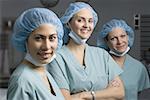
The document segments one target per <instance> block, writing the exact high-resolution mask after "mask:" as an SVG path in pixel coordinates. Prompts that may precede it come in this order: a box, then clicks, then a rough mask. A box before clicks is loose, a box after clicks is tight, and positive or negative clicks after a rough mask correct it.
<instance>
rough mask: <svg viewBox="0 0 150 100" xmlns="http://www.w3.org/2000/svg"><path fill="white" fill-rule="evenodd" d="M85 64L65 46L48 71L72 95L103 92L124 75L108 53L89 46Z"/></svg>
mask: <svg viewBox="0 0 150 100" xmlns="http://www.w3.org/2000/svg"><path fill="white" fill-rule="evenodd" d="M84 63H85V66H83V65H81V64H80V63H79V62H78V61H77V59H76V58H75V56H74V55H73V53H72V52H71V51H70V50H69V49H68V48H67V46H63V47H62V48H61V49H60V50H59V51H58V52H57V57H56V59H55V60H54V61H53V62H52V63H51V64H50V66H49V67H48V71H49V72H50V73H51V75H52V76H53V77H54V79H55V81H56V82H57V84H58V86H59V87H60V88H64V89H67V90H69V91H70V92H71V93H72V94H73V93H77V92H81V91H92V90H94V91H96V90H102V89H104V88H106V87H107V85H108V84H109V83H110V81H111V80H113V79H114V78H115V77H116V76H119V75H120V74H121V73H122V69H121V68H119V67H118V64H117V63H116V62H115V61H114V60H113V59H112V57H111V56H110V55H109V54H108V53H107V51H105V50H104V49H101V48H98V47H93V46H89V45H87V44H86V49H85V57H84Z"/></svg>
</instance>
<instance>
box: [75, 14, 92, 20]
mask: <svg viewBox="0 0 150 100" xmlns="http://www.w3.org/2000/svg"><path fill="white" fill-rule="evenodd" d="M75 17H79V18H82V19H93V17H90V18H87V17H83V16H78V15H77V16H75Z"/></svg>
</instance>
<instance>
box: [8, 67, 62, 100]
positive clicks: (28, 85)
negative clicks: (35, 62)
mask: <svg viewBox="0 0 150 100" xmlns="http://www.w3.org/2000/svg"><path fill="white" fill-rule="evenodd" d="M46 75H47V77H48V80H49V82H50V83H51V86H52V88H53V90H54V92H55V94H56V96H55V95H53V94H52V93H51V92H50V90H49V89H48V88H47V87H46V86H45V83H44V82H43V80H42V77H41V76H40V75H39V74H38V73H37V72H36V71H34V70H33V69H31V68H29V67H28V66H26V65H19V66H18V67H17V69H16V70H15V71H14V72H13V74H12V76H11V78H10V81H9V86H8V91H7V100H64V97H63V95H62V94H61V91H60V89H59V87H58V86H57V84H56V82H55V81H54V79H53V78H52V76H51V75H50V74H49V72H47V71H46Z"/></svg>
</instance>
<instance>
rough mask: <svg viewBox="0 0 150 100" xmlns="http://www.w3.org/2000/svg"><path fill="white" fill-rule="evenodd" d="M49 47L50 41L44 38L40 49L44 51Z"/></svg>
mask: <svg viewBox="0 0 150 100" xmlns="http://www.w3.org/2000/svg"><path fill="white" fill-rule="evenodd" d="M50 48H51V42H50V41H49V39H46V40H45V41H44V42H43V46H42V49H43V50H45V51H46V50H49V49H50Z"/></svg>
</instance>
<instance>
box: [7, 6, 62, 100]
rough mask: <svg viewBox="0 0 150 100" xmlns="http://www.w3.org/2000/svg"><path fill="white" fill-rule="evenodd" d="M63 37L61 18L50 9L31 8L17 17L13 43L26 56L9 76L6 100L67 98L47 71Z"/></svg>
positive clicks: (55, 99)
mask: <svg viewBox="0 0 150 100" xmlns="http://www.w3.org/2000/svg"><path fill="white" fill-rule="evenodd" d="M62 37H63V27H62V24H61V21H60V20H59V19H58V17H57V15H56V14H55V13H54V12H52V11H50V10H49V9H46V8H31V9H28V10H26V11H24V12H23V13H22V14H21V15H20V16H19V17H18V18H17V20H16V22H15V24H14V28H13V36H12V44H13V46H14V47H15V48H16V49H17V50H19V51H21V52H25V53H26V55H25V57H24V59H23V61H22V62H20V64H19V65H18V66H17V68H16V70H15V71H14V72H13V74H12V76H11V78H10V81H9V86H8V91H7V100H64V97H63V95H62V94H61V92H60V90H59V88H58V86H57V84H56V83H55V81H54V79H53V78H52V76H51V75H50V74H49V73H48V72H47V70H46V66H47V64H48V63H51V62H52V61H53V59H54V58H55V56H56V55H55V50H56V49H59V48H61V46H62Z"/></svg>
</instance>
